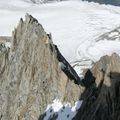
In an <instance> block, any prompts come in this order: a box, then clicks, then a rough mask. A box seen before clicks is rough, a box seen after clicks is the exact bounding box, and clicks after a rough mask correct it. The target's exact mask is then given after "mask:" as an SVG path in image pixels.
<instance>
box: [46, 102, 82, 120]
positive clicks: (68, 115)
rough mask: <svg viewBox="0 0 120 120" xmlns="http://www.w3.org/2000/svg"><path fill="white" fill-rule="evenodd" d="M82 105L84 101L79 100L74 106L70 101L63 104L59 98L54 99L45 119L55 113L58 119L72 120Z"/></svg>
mask: <svg viewBox="0 0 120 120" xmlns="http://www.w3.org/2000/svg"><path fill="white" fill-rule="evenodd" d="M81 105H82V101H77V102H76V103H75V105H74V106H73V107H72V106H71V105H70V104H69V103H67V104H65V105H63V104H62V103H61V102H60V101H59V100H54V101H53V103H52V104H51V105H48V107H47V109H46V116H45V118H44V120H48V119H49V118H51V117H53V116H55V115H56V117H57V119H56V120H72V118H73V117H74V116H75V115H76V113H77V112H78V110H79V108H80V107H81Z"/></svg>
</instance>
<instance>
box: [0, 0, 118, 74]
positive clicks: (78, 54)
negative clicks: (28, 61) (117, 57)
mask: <svg viewBox="0 0 120 120" xmlns="http://www.w3.org/2000/svg"><path fill="white" fill-rule="evenodd" d="M26 13H29V14H32V15H33V16H34V17H35V18H37V19H38V20H39V22H40V23H41V24H42V25H43V27H44V28H45V31H46V32H48V33H50V32H51V34H52V38H53V42H54V44H56V45H57V46H58V48H59V49H60V51H61V53H62V54H63V56H64V57H65V58H66V59H67V60H68V61H69V62H70V63H73V62H75V61H80V62H79V64H80V66H78V67H79V69H78V68H76V69H77V70H78V71H77V72H78V73H80V72H79V71H81V70H82V69H84V68H89V67H90V66H91V64H92V62H96V60H98V59H99V58H100V57H101V56H103V55H106V54H112V53H113V52H117V53H119V54H120V44H119V42H117V41H114V42H113V44H114V46H115V47H110V46H109V45H112V43H108V44H107V41H105V42H104V43H100V42H98V43H97V42H96V41H95V40H96V38H97V37H98V36H100V35H102V34H103V33H105V32H109V31H111V30H113V29H114V28H116V27H118V26H120V7H116V6H111V5H99V4H97V3H93V2H92V3H89V2H85V1H84V2H83V1H80V0H73V1H72V0H71V1H62V2H55V3H48V4H38V5H37V4H32V3H28V2H24V1H22V0H0V16H1V18H0V27H1V29H0V35H5V36H6V35H11V34H12V30H13V29H14V27H15V26H17V24H18V21H19V19H20V17H23V18H24V16H25V14H26ZM114 34H115V35H117V34H116V33H114ZM99 43H100V44H99ZM98 44H99V45H98ZM116 46H117V47H116ZM97 47H98V48H97ZM102 48H103V49H102ZM86 58H87V59H88V61H87V62H86V61H84V59H86ZM81 64H83V65H81Z"/></svg>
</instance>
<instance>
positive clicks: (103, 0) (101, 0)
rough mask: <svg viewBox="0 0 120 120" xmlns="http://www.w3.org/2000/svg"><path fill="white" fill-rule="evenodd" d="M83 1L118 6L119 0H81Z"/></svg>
mask: <svg viewBox="0 0 120 120" xmlns="http://www.w3.org/2000/svg"><path fill="white" fill-rule="evenodd" d="M83 1H89V2H97V3H100V4H111V5H116V6H120V0H83Z"/></svg>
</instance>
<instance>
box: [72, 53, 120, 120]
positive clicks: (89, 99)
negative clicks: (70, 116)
mask: <svg viewBox="0 0 120 120" xmlns="http://www.w3.org/2000/svg"><path fill="white" fill-rule="evenodd" d="M91 71H92V73H93V76H94V77H95V78H96V80H95V82H94V83H93V84H92V85H90V86H89V87H88V88H87V89H86V90H85V91H84V93H83V94H82V96H81V99H83V104H82V106H81V108H80V110H79V112H78V113H77V115H76V117H75V118H74V120H119V118H120V102H119V101H120V57H119V56H118V55H117V54H115V53H114V54H113V55H112V56H104V57H102V58H101V59H100V60H99V61H98V62H97V63H96V64H95V65H94V66H93V68H92V70H91Z"/></svg>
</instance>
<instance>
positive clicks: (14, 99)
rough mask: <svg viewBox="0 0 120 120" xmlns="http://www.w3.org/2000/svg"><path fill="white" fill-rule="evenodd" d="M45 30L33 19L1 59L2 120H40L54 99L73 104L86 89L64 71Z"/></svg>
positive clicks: (18, 32) (16, 33) (24, 24)
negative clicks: (75, 82)
mask: <svg viewBox="0 0 120 120" xmlns="http://www.w3.org/2000/svg"><path fill="white" fill-rule="evenodd" d="M51 45H52V47H53V44H52V41H51V39H50V38H49V37H48V35H47V34H46V32H45V31H44V29H43V27H42V26H41V25H40V24H39V23H38V21H37V20H36V19H35V18H33V17H32V16H30V15H28V14H27V15H26V19H25V21H23V20H22V19H21V20H20V22H19V25H18V26H17V28H16V29H15V31H14V32H13V35H12V41H11V49H8V50H7V51H6V52H3V53H2V54H1V56H0V120H38V118H39V116H40V115H41V114H42V113H43V112H44V111H45V109H46V107H47V105H48V104H51V103H52V101H53V100H54V99H59V100H61V101H62V102H66V101H67V102H70V103H74V101H76V100H78V98H79V96H80V94H81V92H82V91H83V88H81V87H79V86H78V85H75V84H74V82H72V81H71V80H69V78H68V77H67V76H66V75H65V74H64V73H63V72H62V71H61V69H60V68H59V65H58V60H57V57H56V52H55V51H54V47H53V51H51V49H50V47H51Z"/></svg>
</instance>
